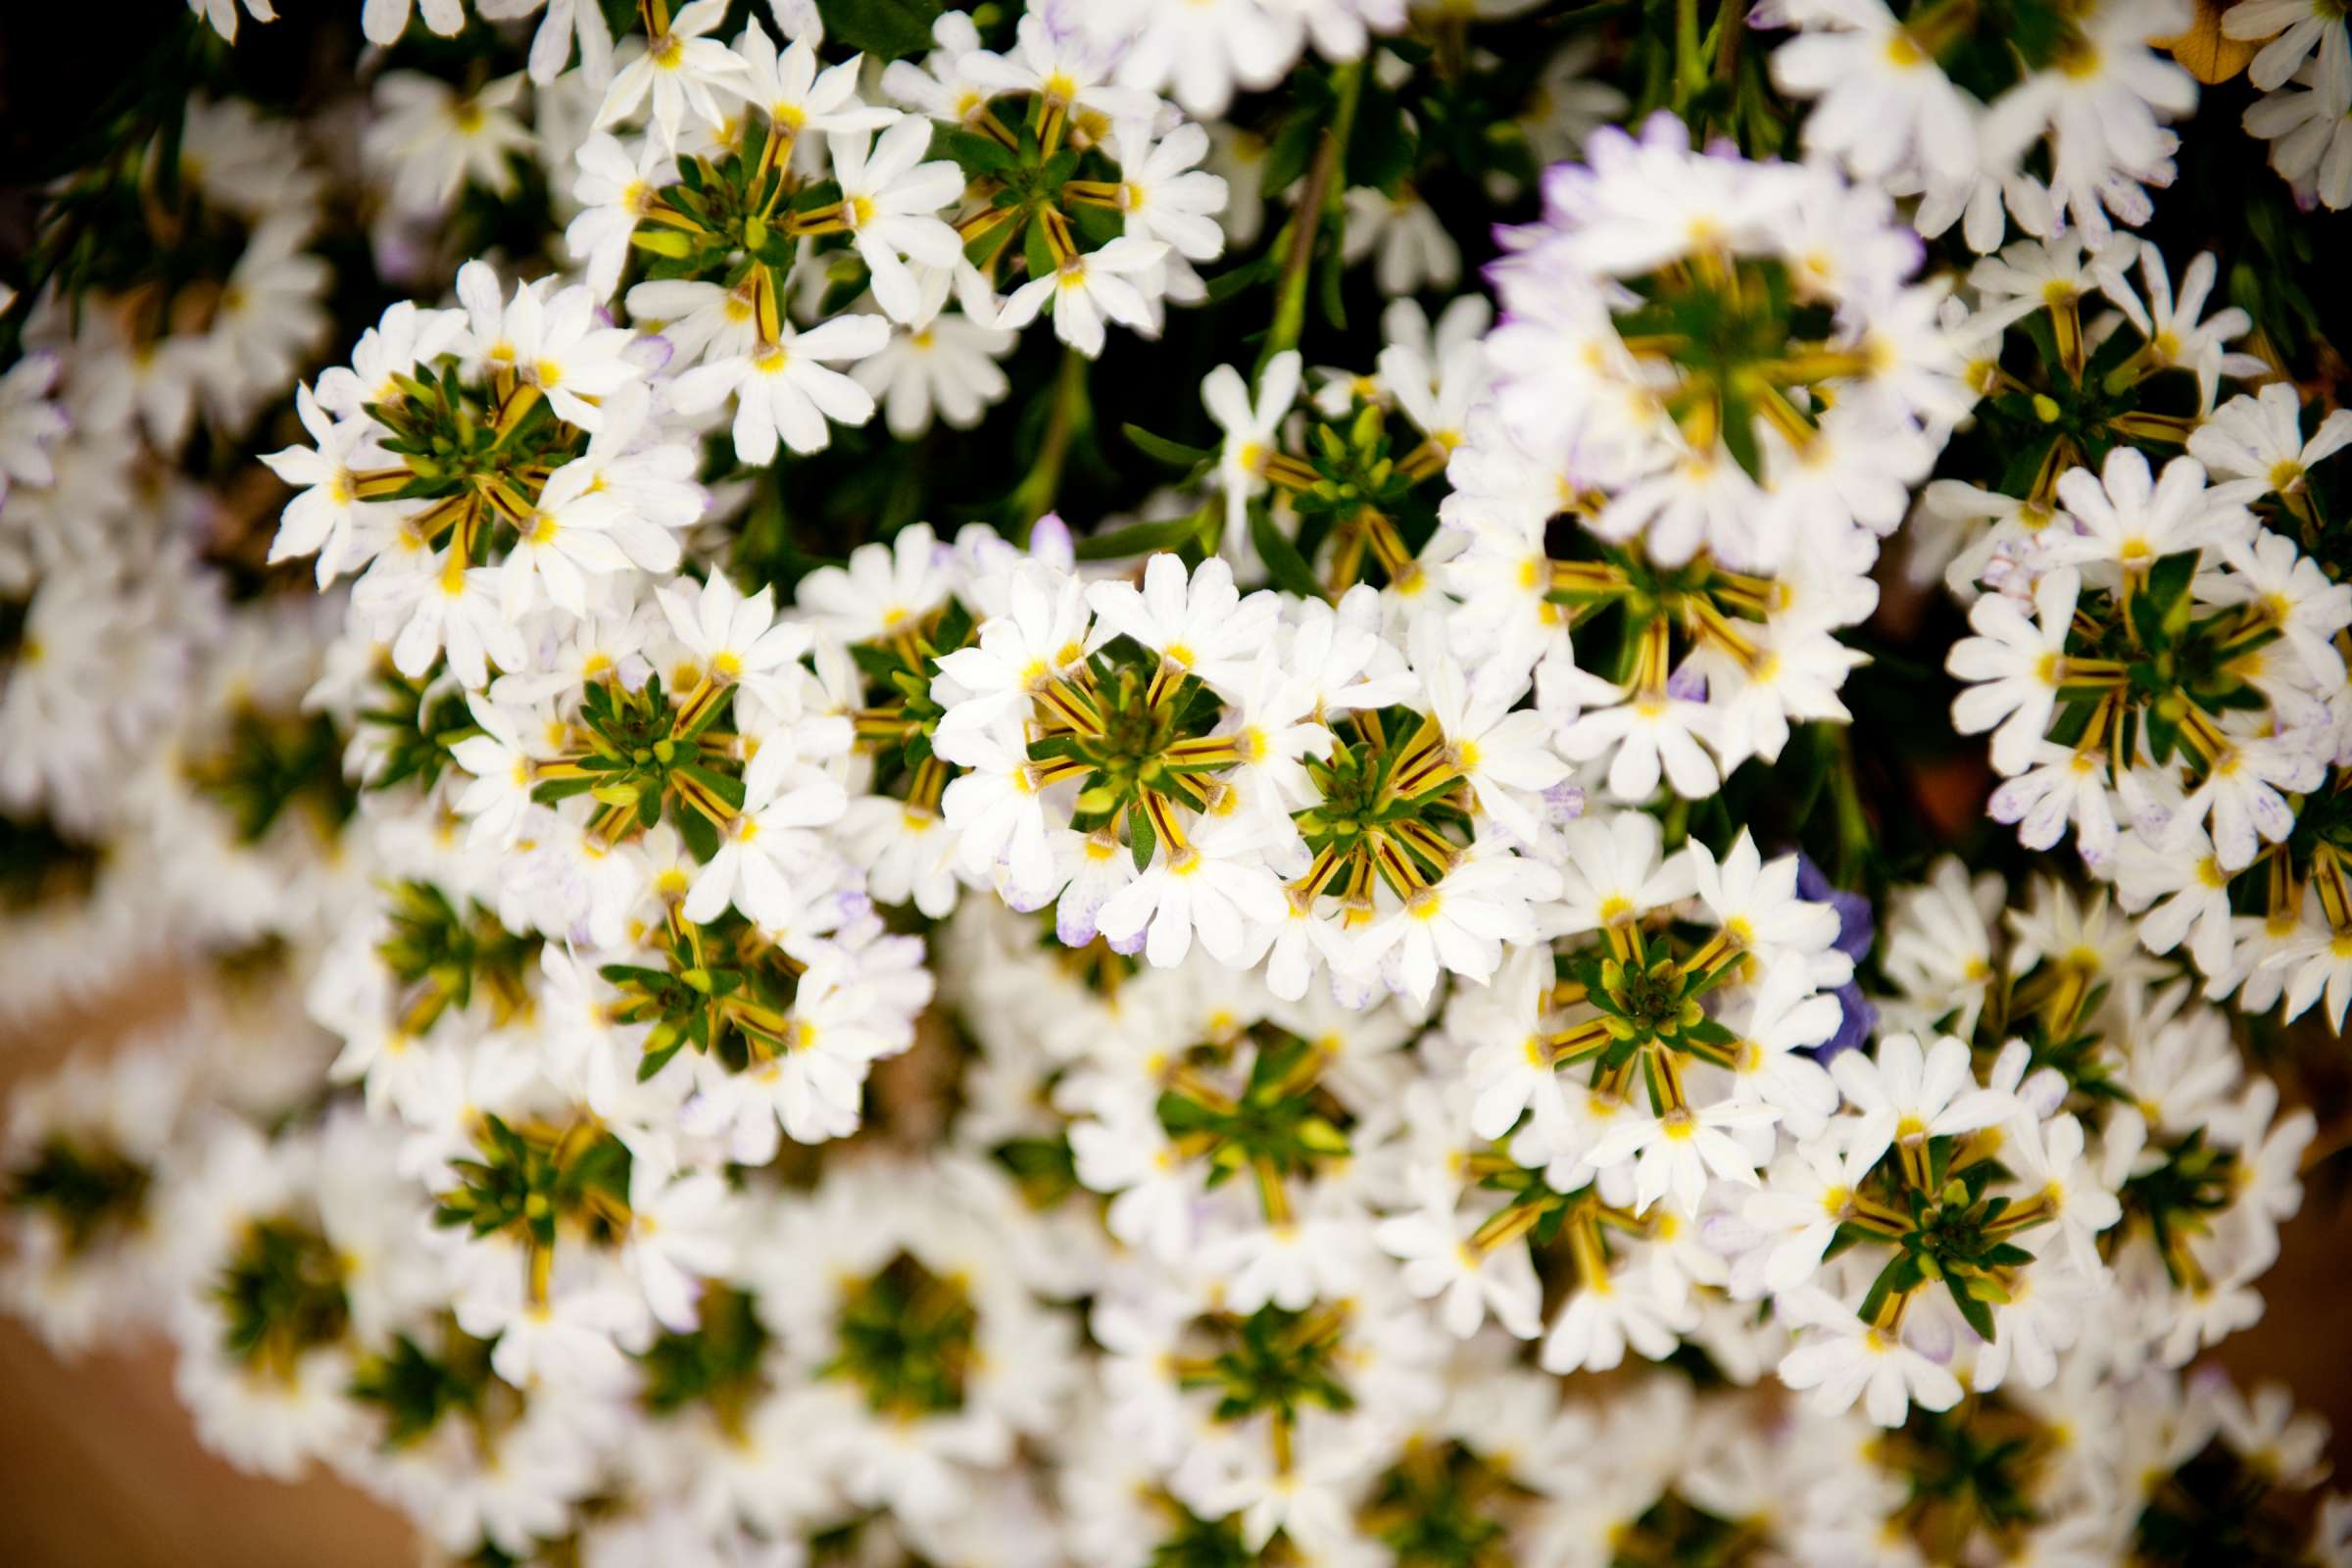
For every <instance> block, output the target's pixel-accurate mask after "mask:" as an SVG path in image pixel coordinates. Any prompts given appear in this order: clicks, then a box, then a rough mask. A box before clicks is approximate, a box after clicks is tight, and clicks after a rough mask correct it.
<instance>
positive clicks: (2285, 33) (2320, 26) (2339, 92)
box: [2222, 0, 2352, 104]
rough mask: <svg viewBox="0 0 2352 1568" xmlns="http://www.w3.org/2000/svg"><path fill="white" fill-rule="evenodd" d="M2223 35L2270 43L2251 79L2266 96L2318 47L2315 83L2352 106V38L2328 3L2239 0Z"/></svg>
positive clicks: (2255, 62)
mask: <svg viewBox="0 0 2352 1568" xmlns="http://www.w3.org/2000/svg"><path fill="white" fill-rule="evenodd" d="M2222 36H2223V37H2225V38H2235V39H2239V40H2243V41H2247V42H2255V41H2260V40H2263V39H2268V40H2269V41H2268V42H2267V43H2264V44H2263V46H2262V48H2261V49H2260V50H2258V51H2257V52H2256V53H2255V56H2254V59H2253V61H2252V62H2251V63H2250V64H2249V65H2248V66H2247V68H2246V79H2247V80H2249V81H2251V82H2253V83H2254V85H2255V86H2257V87H2259V88H2261V89H2262V90H2263V91H2264V92H2270V91H2273V90H2274V89H2276V88H2278V87H2280V86H2283V85H2285V83H2286V80H2287V78H2288V77H2289V76H2292V75H2293V74H2294V73H2295V72H2296V70H2297V69H2298V68H2299V67H2301V66H2302V64H2303V63H2304V61H2306V60H2308V59H2310V58H2311V57H2312V52H2313V51H2314V50H2315V49H2316V50H2317V51H2318V52H2319V59H2318V71H2319V74H2318V75H2317V76H2316V77H2314V78H2313V85H2314V86H2315V87H2316V88H2317V89H2318V90H2319V91H2320V92H2321V93H2322V94H2323V95H2324V96H2325V97H2326V98H2327V100H2328V101H2329V102H2331V103H2337V104H2352V37H2347V36H2346V33H2345V28H2344V14H2343V13H2342V12H2341V11H2338V10H2336V9H2335V7H2334V6H2333V5H2332V4H2330V3H2328V0H2238V3H2237V4H2236V5H2233V6H2231V7H2230V8H2229V10H2227V11H2225V12H2223V13H2222Z"/></svg>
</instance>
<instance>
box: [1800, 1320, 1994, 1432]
mask: <svg viewBox="0 0 2352 1568" xmlns="http://www.w3.org/2000/svg"><path fill="white" fill-rule="evenodd" d="M1804 1334H1805V1338H1804V1339H1803V1340H1802V1342H1801V1343H1800V1344H1799V1345H1798V1346H1797V1348H1795V1349H1793V1350H1790V1351H1789V1353H1788V1355H1786V1356H1785V1357H1783V1358H1782V1360H1781V1381H1782V1382H1783V1383H1786V1384H1788V1385H1789V1387H1790V1388H1792V1389H1796V1390H1799V1391H1805V1392H1809V1394H1810V1397H1809V1398H1808V1399H1807V1400H1806V1403H1807V1404H1808V1405H1810V1406H1811V1407H1812V1408H1813V1409H1815V1410H1818V1411H1820V1412H1821V1413H1822V1414H1824V1415H1839V1414H1842V1413H1844V1412H1845V1411H1847V1410H1850V1409H1852V1408H1853V1406H1854V1401H1855V1400H1856V1399H1860V1400H1861V1401H1862V1408H1863V1411H1864V1412H1865V1413H1866V1414H1868V1415H1869V1417H1870V1419H1871V1421H1872V1422H1873V1423H1874V1424H1876V1425H1878V1426H1882V1427H1899V1426H1901V1425H1902V1424H1903V1419H1904V1417H1905V1416H1906V1415H1908V1414H1909V1413H1910V1409H1911V1406H1912V1405H1914V1404H1916V1405H1918V1406H1919V1407H1920V1408H1921V1409H1923V1410H1948V1409H1950V1408H1951V1407H1952V1406H1953V1405H1955V1404H1958V1403H1959V1402H1960V1393H1961V1390H1960V1380H1959V1379H1957V1378H1955V1377H1953V1376H1952V1374H1951V1373H1950V1372H1949V1371H1947V1370H1945V1369H1944V1368H1943V1367H1941V1366H1938V1365H1936V1363H1935V1362H1934V1361H1931V1360H1929V1359H1928V1358H1927V1357H1926V1356H1925V1355H1922V1354H1921V1353H1920V1352H1919V1351H1917V1350H1915V1349H1913V1348H1911V1347H1909V1346H1908V1345H1905V1344H1904V1343H1903V1342H1902V1340H1901V1339H1900V1338H1899V1337H1897V1336H1896V1335H1894V1334H1892V1333H1889V1332H1888V1331H1887V1330H1885V1329H1880V1328H1874V1327H1872V1326H1871V1325H1870V1324H1868V1323H1865V1322H1863V1321H1862V1320H1861V1319H1860V1318H1858V1317H1855V1316H1854V1315H1853V1314H1852V1313H1851V1312H1847V1311H1844V1310H1842V1309H1841V1308H1838V1307H1837V1306H1836V1305H1835V1303H1832V1304H1831V1305H1830V1307H1829V1309H1828V1310H1826V1311H1823V1312H1822V1313H1820V1314H1819V1315H1818V1317H1816V1318H1815V1319H1814V1321H1812V1322H1809V1323H1808V1324H1806V1326H1805V1330H1804Z"/></svg>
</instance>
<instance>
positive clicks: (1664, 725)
mask: <svg viewBox="0 0 2352 1568" xmlns="http://www.w3.org/2000/svg"><path fill="white" fill-rule="evenodd" d="M1718 723H1719V721H1718V719H1717V718H1716V715H1715V713H1714V711H1712V710H1710V709H1709V708H1708V707H1707V705H1706V704H1705V703H1703V702H1694V701H1692V700H1691V699H1690V698H1687V697H1677V696H1674V695H1673V694H1672V692H1671V689H1670V690H1668V691H1661V692H1651V691H1640V692H1627V693H1625V694H1624V696H1623V700H1622V701H1619V702H1617V703H1615V704H1614V705H1612V706H1610V707H1607V708H1598V709H1594V710H1593V711H1590V712H1587V713H1584V714H1581V715H1579V716H1578V717H1577V718H1576V720H1575V721H1574V722H1572V723H1571V724H1569V726H1568V727H1567V728H1566V729H1564V730H1562V731H1561V732H1560V739H1559V747H1560V754H1561V755H1562V756H1563V757H1566V758H1567V759H1568V760H1570V761H1575V762H1591V761H1597V760H1599V759H1601V758H1603V757H1608V758H1609V759H1610V761H1609V772H1608V781H1609V793H1610V794H1611V795H1612V796H1615V797H1616V798H1617V799H1618V800H1621V801H1646V800H1648V799H1649V798H1650V797H1651V796H1652V795H1654V794H1656V793H1657V788H1658V781H1659V778H1660V777H1661V775H1662V776H1663V777H1664V778H1665V780H1666V781H1667V782H1668V783H1669V784H1671V785H1672V786H1673V787H1674V792H1675V793H1676V794H1677V795H1681V796H1684V797H1685V798H1687V799H1691V800H1699V799H1703V798H1704V797H1706V796H1709V795H1712V794H1714V793H1715V790H1716V788H1717V786H1718V785H1719V784H1720V783H1721V782H1722V775H1721V773H1720V772H1719V771H1718V769H1717V767H1716V763H1715V759H1714V758H1712V757H1710V756H1709V755H1708V754H1707V749H1706V746H1705V745H1701V744H1700V743H1701V742H1705V743H1707V744H1709V745H1711V744H1713V743H1714V740H1715V737H1716V732H1717V728H1718Z"/></svg>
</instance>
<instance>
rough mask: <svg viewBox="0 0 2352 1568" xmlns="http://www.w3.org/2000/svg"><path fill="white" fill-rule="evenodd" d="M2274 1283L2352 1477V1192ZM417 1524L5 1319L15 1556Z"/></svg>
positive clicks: (2293, 1249) (150, 1361) (141, 1563)
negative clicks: (2351, 1287) (214, 1440)
mask: <svg viewBox="0 0 2352 1568" xmlns="http://www.w3.org/2000/svg"><path fill="white" fill-rule="evenodd" d="M175 998H176V994H175V988H174V987H172V986H170V985H168V984H167V985H163V986H160V987H151V988H149V989H148V990H147V991H146V992H145V993H144V994H143V996H142V997H141V998H140V999H138V1000H137V1001H128V1000H126V1001H125V1002H124V1003H123V1005H118V1006H117V1007H114V1008H111V1009H108V1011H107V1012H106V1013H105V1014H103V1015H97V1016H79V1017H68V1018H62V1019H58V1020H54V1021H52V1022H49V1023H46V1024H44V1025H43V1026H41V1027H39V1028H38V1029H35V1030H0V1102H4V1101H5V1098H6V1095H7V1092H8V1089H9V1087H10V1086H11V1085H12V1084H14V1083H15V1082H16V1081H17V1080H18V1079H20V1078H24V1077H26V1076H30V1075H32V1074H36V1073H39V1072H42V1071H45V1070H46V1069H47V1068H48V1067H49V1066H50V1065H52V1064H53V1063H55V1062H56V1061H57V1060H58V1059H59V1058H60V1057H61V1056H62V1055H63V1054H65V1052H66V1051H67V1050H68V1049H69V1048H73V1047H78V1048H81V1049H98V1050H104V1049H107V1048H108V1047H109V1046H111V1045H112V1044H113V1043H114V1042H115V1041H116V1040H118V1039H120V1038H121V1037H122V1036H123V1033H124V1032H125V1031H126V1030H131V1029H135V1028H136V1027H137V1026H138V1025H139V1024H140V1023H142V1022H145V1021H147V1020H148V1019H150V1018H153V1017H157V1016H160V1015H161V1014H163V1013H165V1012H167V1011H168V1010H169V1008H170V1007H171V1005H172V1003H173V1002H174V1001H175ZM2282 1243H2283V1246H2282V1255H2281V1257H2280V1259H2279V1262H2278V1266H2277V1267H2276V1268H2275V1269H2274V1270H2273V1271H2272V1273H2271V1274H2270V1275H2269V1276H2268V1277H2266V1279H2265V1280H2264V1282H2263V1294H2264V1296H2265V1298H2266V1299H2267V1300H2268V1301H2269V1311H2268V1313H2267V1314H2266V1315H2265V1317H2264V1319H2263V1322H2262V1323H2261V1324H2260V1325H2259V1326H2258V1327H2256V1328H2254V1329H2252V1330H2250V1331H2249V1332H2247V1333H2244V1334H2240V1335H2238V1336H2237V1337H2236V1338H2234V1339H2232V1340H2231V1341H2229V1344H2228V1345H2227V1346H2226V1347H2224V1349H2223V1353H2222V1356H2221V1359H2222V1361H2223V1363H2224V1364H2225V1365H2227V1366H2228V1367H2229V1370H2230V1372H2231V1373H2232V1374H2233V1375H2234V1376H2236V1377H2237V1378H2238V1379H2240V1380H2241V1381H2243V1382H2252V1381H2258V1380H2266V1379H2275V1380H2279V1381H2283V1382H2286V1383H2287V1384H2289V1385H2290V1386H2291V1387H2292V1388H2293V1389H2294V1391H2295V1395H2296V1398H2297V1400H2298V1402H2300V1403H2301V1404H2303V1405H2305V1406H2306V1407H2309V1408H2312V1409H2315V1410H2317V1411H2319V1412H2320V1413H2321V1414H2323V1415H2325V1416H2326V1417H2327V1420H2328V1422H2329V1424H2330V1426H2331V1427H2332V1428H2333V1443H2332V1444H2331V1450H2332V1452H2333V1454H2334V1458H2335V1465H2336V1472H2337V1474H2338V1475H2339V1476H2352V1321H2347V1319H2346V1318H2345V1316H2344V1309H2343V1293H2342V1290H2341V1288H2340V1286H2341V1281H2342V1279H2343V1268H2344V1262H2343V1260H2344V1259H2345V1258H2346V1257H2348V1256H2352V1204H2347V1203H2346V1202H2344V1201H2340V1200H2331V1199H2329V1198H2328V1197H2327V1196H2326V1195H2323V1194H2320V1193H2317V1192H2314V1193H2313V1194H2311V1195H2309V1196H2308V1197H2307V1200H2306V1202H2305V1206H2304V1210H2303V1212H2302V1213H2301V1214H2300V1215H2298V1216H2297V1217H2296V1218H2295V1219H2294V1220H2293V1221H2291V1222H2290V1223H2289V1224H2288V1225H2287V1226H2286V1227H2285V1230H2284V1234H2283V1237H2282ZM416 1562H417V1550H416V1548H415V1547H414V1546H413V1545H412V1544H411V1541H410V1533H409V1531H408V1529H407V1527H406V1525H405V1524H404V1523H403V1522H402V1521H401V1520H400V1519H399V1518H398V1517H397V1516H396V1515H394V1514H392V1513H391V1512H389V1511H387V1510H386V1509H384V1508H383V1507H382V1506H380V1505H379V1504H377V1503H376V1502H374V1501H373V1500H372V1499H370V1498H368V1497H367V1496H365V1495H361V1494H359V1493H357V1492H354V1491H352V1490H351V1489H350V1488H348V1487H345V1486H343V1485H341V1484H339V1483H337V1482H336V1481H334V1480H332V1479H331V1478H328V1477H325V1476H314V1477H313V1479H311V1480H309V1481H307V1482H305V1483H303V1484H302V1485H299V1486H291V1487H289V1486H281V1485H278V1484H276V1483H273V1482H270V1481H266V1480H262V1479H259V1478H256V1477H252V1476H245V1475H240V1474H238V1473H237V1472H236V1471H234V1470H232V1469H230V1468H229V1467H228V1466H227V1465H225V1464H223V1463H222V1462H221V1461H220V1460H219V1459H217V1458H214V1457H213V1456H212V1455H210V1454H208V1453H206V1452H205V1451H204V1450H203V1449H202V1448H201V1447H199V1446H197V1443H196V1440H195V1435H194V1433H193V1432H192V1431H191V1429H190V1427H189V1423H188V1418H187V1415H186V1412H185V1411H183V1410H182V1409H181V1408H180V1406H179V1404H178V1402H177V1401H176V1400H175V1399H174V1398H173V1397H172V1356H171V1352H170V1350H169V1348H167V1347H165V1346H163V1345H160V1344H148V1345H144V1346H140V1347H136V1348H130V1349H128V1350H125V1351H123V1352H118V1353H111V1354H103V1355H95V1356H91V1357H89V1358H87V1359H84V1360H79V1361H75V1362H73V1363H71V1364H68V1363H63V1362H60V1361H59V1360H58V1359H57V1358H56V1357H54V1356H52V1355H51V1354H50V1353H49V1352H48V1350H47V1349H46V1348H44V1347H43V1346H42V1345H41V1344H40V1342H39V1341H37V1340H35V1339H34V1338H33V1337H32V1336H31V1335H29V1334H27V1333H26V1332H25V1330H24V1329H23V1328H22V1327H21V1326H19V1325H18V1324H17V1323H15V1322H14V1321H13V1320H10V1319H8V1318H6V1317H0V1568H214V1565H216V1564H218V1565H220V1568H281V1565H283V1568H298V1565H299V1568H319V1565H331V1568H411V1565H413V1564H415V1563H416Z"/></svg>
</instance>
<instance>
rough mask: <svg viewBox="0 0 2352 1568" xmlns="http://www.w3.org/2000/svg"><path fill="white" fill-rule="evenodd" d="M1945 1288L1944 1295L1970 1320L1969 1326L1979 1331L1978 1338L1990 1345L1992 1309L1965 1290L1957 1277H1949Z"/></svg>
mask: <svg viewBox="0 0 2352 1568" xmlns="http://www.w3.org/2000/svg"><path fill="white" fill-rule="evenodd" d="M1943 1288H1944V1294H1945V1295H1947V1296H1949V1297H1950V1298H1951V1299H1952V1304H1953V1305H1954V1306H1956V1307H1958V1308H1959V1309H1960V1315H1961V1316H1962V1317H1964V1318H1966V1319H1968V1326H1969V1327H1970V1328H1972V1329H1975V1330H1976V1331H1977V1338H1978V1339H1980V1340H1983V1341H1984V1342H1985V1344H1986V1345H1990V1344H1991V1343H1992V1308H1991V1307H1989V1306H1987V1305H1985V1303H1984V1302H1983V1301H1980V1300H1978V1299H1977V1298H1976V1296H1975V1295H1974V1294H1973V1293H1971V1292H1969V1291H1967V1290H1964V1289H1963V1288H1962V1287H1961V1284H1960V1281H1959V1278H1958V1277H1957V1276H1951V1275H1947V1276H1946V1277H1945V1279H1944V1282H1943Z"/></svg>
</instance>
